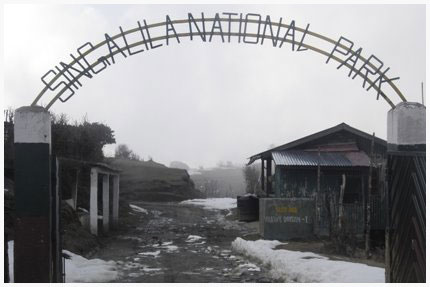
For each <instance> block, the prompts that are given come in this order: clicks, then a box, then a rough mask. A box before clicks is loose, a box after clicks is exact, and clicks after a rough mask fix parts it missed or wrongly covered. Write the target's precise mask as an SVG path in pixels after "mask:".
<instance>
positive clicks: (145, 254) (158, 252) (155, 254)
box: [139, 250, 160, 258]
mask: <svg viewBox="0 0 430 287" xmlns="http://www.w3.org/2000/svg"><path fill="white" fill-rule="evenodd" d="M139 255H143V256H152V257H154V258H157V257H158V256H159V255H160V250H157V251H154V252H140V253H139Z"/></svg>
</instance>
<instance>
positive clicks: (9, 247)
mask: <svg viewBox="0 0 430 287" xmlns="http://www.w3.org/2000/svg"><path fill="white" fill-rule="evenodd" d="M7 255H8V257H9V281H10V282H11V283H13V282H15V280H14V277H13V240H11V241H8V243H7Z"/></svg>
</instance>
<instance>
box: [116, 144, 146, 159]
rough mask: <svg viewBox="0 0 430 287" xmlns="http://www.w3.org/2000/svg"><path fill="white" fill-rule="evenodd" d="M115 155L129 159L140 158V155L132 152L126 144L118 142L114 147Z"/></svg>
mask: <svg viewBox="0 0 430 287" xmlns="http://www.w3.org/2000/svg"><path fill="white" fill-rule="evenodd" d="M115 157H116V158H122V159H130V160H140V156H139V155H138V154H136V153H135V152H133V151H132V150H131V149H130V148H129V147H128V146H127V145H126V144H119V145H118V146H117V147H116V149H115Z"/></svg>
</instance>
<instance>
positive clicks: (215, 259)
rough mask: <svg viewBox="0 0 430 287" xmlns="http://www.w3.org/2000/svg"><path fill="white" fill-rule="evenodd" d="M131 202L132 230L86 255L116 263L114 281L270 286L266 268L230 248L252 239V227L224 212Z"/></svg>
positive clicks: (253, 229)
mask: <svg viewBox="0 0 430 287" xmlns="http://www.w3.org/2000/svg"><path fill="white" fill-rule="evenodd" d="M133 204H134V205H136V206H139V207H141V208H144V209H145V210H143V211H140V212H138V211H134V212H133V214H130V215H131V216H133V217H134V218H135V221H134V227H135V228H132V229H130V228H128V229H126V230H127V232H126V233H124V232H123V233H122V234H118V235H115V236H114V237H113V238H112V239H109V240H108V241H107V244H106V246H105V247H104V248H102V249H101V250H99V251H98V252H97V253H95V254H93V256H92V257H94V258H101V259H104V260H114V261H116V262H118V267H119V271H120V277H119V278H118V280H117V281H115V282H273V280H272V279H270V276H269V274H268V270H267V268H265V267H264V266H258V263H257V262H251V261H249V260H248V259H246V258H244V257H242V256H240V255H238V254H234V252H232V250H231V242H232V241H233V240H234V239H235V238H236V237H242V238H247V237H248V238H250V237H253V236H255V234H256V232H257V230H256V224H255V223H254V224H249V223H242V222H237V221H235V220H234V216H232V215H231V213H230V212H229V211H228V210H206V209H203V208H201V207H196V206H190V205H182V204H178V203H154V202H134V203H133ZM145 211H147V213H145ZM229 213H230V215H228V214H229ZM226 215H228V216H227V217H226ZM226 218H227V219H226ZM229 218H230V219H229Z"/></svg>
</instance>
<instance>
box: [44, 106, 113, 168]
mask: <svg viewBox="0 0 430 287" xmlns="http://www.w3.org/2000/svg"><path fill="white" fill-rule="evenodd" d="M51 118H52V150H53V154H55V155H57V156H63V157H69V158H75V159H79V160H86V161H102V160H103V158H104V155H103V147H104V146H105V145H107V144H113V143H115V137H114V133H113V130H112V129H111V128H110V127H109V126H107V125H105V124H102V123H97V122H94V123H90V122H89V121H88V120H87V119H86V118H84V119H83V120H82V122H80V123H78V122H77V121H75V123H74V124H69V119H68V117H67V115H65V114H61V115H59V116H57V115H55V114H51Z"/></svg>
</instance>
